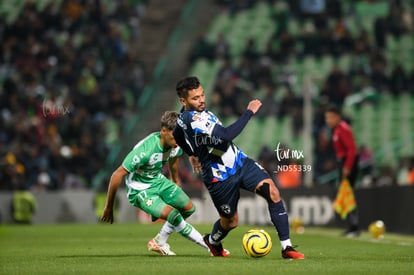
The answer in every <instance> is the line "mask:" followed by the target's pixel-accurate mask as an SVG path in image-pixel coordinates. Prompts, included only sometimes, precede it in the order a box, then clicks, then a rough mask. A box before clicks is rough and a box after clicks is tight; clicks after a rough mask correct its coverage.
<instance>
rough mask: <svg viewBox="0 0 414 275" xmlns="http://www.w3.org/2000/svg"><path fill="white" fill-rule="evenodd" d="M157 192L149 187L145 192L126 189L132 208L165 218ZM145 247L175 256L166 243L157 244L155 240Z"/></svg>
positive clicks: (162, 203)
mask: <svg viewBox="0 0 414 275" xmlns="http://www.w3.org/2000/svg"><path fill="white" fill-rule="evenodd" d="M127 188H128V187H127ZM157 192H158V190H157V189H156V188H151V187H150V188H148V189H146V190H134V189H129V188H128V200H129V202H130V203H131V204H132V205H133V206H135V207H137V208H140V209H142V210H143V211H144V212H145V213H147V214H150V215H151V216H152V217H155V218H157V219H158V218H160V217H161V216H163V215H164V216H165V212H163V211H165V210H164V208H165V207H166V206H167V205H166V204H165V203H164V202H163V201H162V200H161V198H160V197H159V196H158V194H157ZM147 247H148V250H149V251H154V252H157V253H159V254H161V255H175V253H174V252H173V251H171V249H170V246H169V244H168V243H166V242H164V243H162V244H161V243H158V242H157V240H156V239H155V238H154V239H152V240H150V241H149V242H148V244H147Z"/></svg>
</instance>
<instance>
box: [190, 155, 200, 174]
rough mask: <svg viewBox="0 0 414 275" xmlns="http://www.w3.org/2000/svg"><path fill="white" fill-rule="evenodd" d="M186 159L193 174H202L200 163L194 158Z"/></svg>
mask: <svg viewBox="0 0 414 275" xmlns="http://www.w3.org/2000/svg"><path fill="white" fill-rule="evenodd" d="M188 159H189V160H190V164H191V166H192V167H193V172H194V173H202V172H203V170H202V167H201V163H200V161H199V160H198V157H196V156H189V157H188Z"/></svg>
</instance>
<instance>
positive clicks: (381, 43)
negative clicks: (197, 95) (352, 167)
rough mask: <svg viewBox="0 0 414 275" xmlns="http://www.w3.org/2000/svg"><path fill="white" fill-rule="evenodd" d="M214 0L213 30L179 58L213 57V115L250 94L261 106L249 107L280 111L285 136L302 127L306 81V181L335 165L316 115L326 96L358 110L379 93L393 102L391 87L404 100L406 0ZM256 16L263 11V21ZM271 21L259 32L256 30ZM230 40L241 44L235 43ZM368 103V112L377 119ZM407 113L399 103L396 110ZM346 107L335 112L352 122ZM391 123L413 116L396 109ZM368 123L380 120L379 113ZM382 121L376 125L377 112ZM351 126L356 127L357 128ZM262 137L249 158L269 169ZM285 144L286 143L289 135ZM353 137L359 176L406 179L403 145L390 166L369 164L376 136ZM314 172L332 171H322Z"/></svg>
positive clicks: (413, 72) (412, 54)
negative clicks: (310, 154) (217, 11)
mask: <svg viewBox="0 0 414 275" xmlns="http://www.w3.org/2000/svg"><path fill="white" fill-rule="evenodd" d="M216 2H217V3H218V4H219V5H220V7H221V9H222V10H221V18H220V19H217V20H216V21H217V24H216V26H214V27H216V29H217V30H211V29H210V30H209V33H202V34H200V36H199V38H198V40H197V41H196V42H195V43H194V45H193V50H192V53H191V55H190V58H189V62H190V63H194V62H197V60H207V62H209V63H213V64H218V65H213V66H211V67H213V68H214V67H217V71H216V72H217V73H216V75H215V76H213V79H214V81H213V83H212V85H211V87H212V88H213V93H212V95H211V97H212V100H211V103H210V104H211V105H212V106H213V107H215V108H216V110H217V112H218V113H219V114H220V115H221V116H230V117H232V116H233V117H234V116H235V115H240V114H241V113H242V112H243V111H244V109H245V104H246V102H247V100H248V99H249V98H252V97H259V98H261V99H262V100H263V107H262V109H261V111H260V113H259V114H258V116H260V117H277V119H278V120H280V121H282V120H283V118H285V117H289V118H290V119H291V121H292V123H291V126H292V132H293V138H294V139H295V138H296V137H299V136H300V135H301V134H302V129H303V126H304V121H303V110H304V100H303V98H304V91H305V89H307V90H308V91H309V92H310V93H311V96H312V104H313V108H314V112H313V118H314V121H313V125H312V133H313V137H314V153H315V154H314V155H315V159H314V163H313V172H314V178H315V179H314V181H315V182H317V183H318V181H319V180H318V179H319V178H318V177H320V176H324V175H326V174H329V172H331V171H334V169H335V165H336V161H335V157H334V153H333V148H332V144H331V137H330V132H329V131H328V129H327V128H326V126H325V122H324V109H325V108H326V107H327V106H328V105H330V104H335V105H337V106H339V107H341V108H342V109H343V110H347V108H348V109H349V108H351V109H358V110H360V109H359V108H360V107H361V106H363V105H372V106H374V108H378V109H380V110H381V108H380V106H378V105H377V103H378V102H379V101H381V100H382V102H383V105H385V104H384V102H386V101H388V100H389V99H390V98H391V99H390V100H389V101H392V102H396V104H394V105H395V109H398V108H400V109H401V107H400V106H398V102H397V101H398V100H397V99H396V98H399V97H400V96H401V95H405V96H407V98H408V99H409V100H410V102H414V101H413V98H414V66H413V62H414V35H413V34H414V21H413V16H414V8H413V7H414V3H413V1H399V0H389V1H359V0H347V1H340V0H329V1H324V0H321V1H306V0H303V1H302V0H296V1H271V0H270V1H254V0H248V1H247V0H246V1H224V0H223V1H216ZM263 3H265V4H263ZM259 4H260V5H259ZM263 18H269V22H270V23H269V22H267V21H266V19H263ZM255 21H262V23H258V24H262V25H261V26H266V27H267V29H265V28H261V29H260V25H259V28H255V27H254V26H253V27H252V25H256V23H255ZM233 22H237V23H233ZM236 24H238V25H239V26H240V27H238V26H237V25H236ZM272 27H273V30H272V31H271V33H269V34H268V35H267V34H266V30H268V29H269V28H272ZM231 33H233V34H234V35H233V34H231ZM237 44H243V45H242V46H241V47H237ZM401 101H404V99H401ZM412 107H414V106H411V107H408V109H411V108H412ZM378 109H377V116H378V120H381V118H379V117H380V115H381V113H380V111H378ZM382 109H384V108H382ZM374 112H375V111H374ZM385 112H386V111H385ZM411 114H412V112H411V111H409V110H408V112H407V114H404V115H403V116H411ZM346 115H347V113H346V112H345V118H346V119H347V120H351V121H350V122H351V124H352V119H351V118H350V117H347V116H346ZM363 116H364V112H360V118H359V119H360V120H362V119H365V118H364V117H363ZM366 119H367V120H368V119H369V118H368V114H367V117H366ZM368 123H370V122H368ZM391 123H394V124H396V125H398V126H395V127H396V128H398V127H399V123H401V124H404V123H411V124H412V123H413V119H412V118H410V119H408V120H407V122H406V121H402V120H401V122H400V121H399V120H398V119H397V120H396V121H395V122H391ZM378 126H379V127H381V122H378ZM382 126H383V127H385V122H384V123H383V124H382ZM354 131H355V132H356V136H358V137H359V136H360V133H358V132H357V131H358V129H354ZM372 132H373V135H377V136H380V135H383V134H382V132H381V131H380V130H379V129H375V128H374V129H373V130H372ZM396 133H397V131H396ZM261 134H262V133H260V134H259V133H254V134H253V135H258V137H259V136H260V135H261ZM278 134H279V135H280V133H277V132H275V133H274V135H275V136H278ZM370 135H371V134H370ZM397 135H398V134H397ZM397 138H399V139H402V137H398V136H397ZM379 139H380V138H378V140H379ZM386 142H387V141H386ZM389 143H391V142H389ZM411 143H412V140H411ZM244 146H246V145H244ZM269 146H274V145H273V144H267V145H266V146H265V147H263V148H262V151H261V152H260V154H259V159H260V161H261V162H262V164H264V165H265V166H266V167H267V168H268V170H269V171H274V170H275V169H274V167H275V165H276V163H275V157H274V152H272V150H273V149H274V148H270V147H269ZM285 146H286V148H289V147H290V148H292V146H293V145H292V144H285ZM359 146H360V147H359V154H360V156H361V158H360V160H361V161H360V162H361V163H360V165H361V166H362V173H361V174H362V175H361V179H362V181H363V184H364V185H365V186H373V185H377V186H382V185H393V184H400V185H406V184H414V156H413V155H412V154H413V152H412V148H411V149H409V150H408V151H411V155H410V156H405V158H401V159H397V161H398V164H397V165H396V166H397V168H396V169H394V168H393V167H392V166H384V167H382V166H381V167H379V169H374V162H375V159H374V156H375V153H377V155H379V154H380V152H373V150H374V149H375V150H376V149H377V147H381V146H382V145H379V146H376V147H375V148H374V144H370V143H368V144H359ZM383 147H384V146H383ZM401 151H402V150H401ZM406 153H407V152H406ZM398 157H399V156H398V154H397V156H396V158H398ZM383 162H386V161H383ZM377 165H378V166H380V165H383V164H377ZM295 177H296V179H295ZM291 180H292V181H294V182H296V183H295V184H293V186H299V185H300V184H301V179H300V176H299V177H298V176H297V175H292V179H291ZM322 181H323V182H322V183H326V182H334V181H335V180H334V177H330V178H329V177H328V180H322Z"/></svg>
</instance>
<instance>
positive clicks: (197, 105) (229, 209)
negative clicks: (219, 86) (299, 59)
mask: <svg viewBox="0 0 414 275" xmlns="http://www.w3.org/2000/svg"><path fill="white" fill-rule="evenodd" d="M176 91H177V94H178V97H179V99H180V102H181V104H182V105H183V111H182V112H181V114H180V116H179V118H178V120H177V127H176V128H175V130H174V137H175V140H176V141H177V144H178V145H180V147H181V148H182V149H183V150H184V151H185V152H186V153H187V154H188V155H190V156H193V160H194V157H196V158H198V161H199V162H200V164H201V166H202V177H203V181H204V184H205V186H206V187H207V189H208V191H209V193H210V196H211V198H212V200H213V203H214V205H215V207H216V209H217V211H218V213H219V215H220V219H219V220H217V221H216V223H215V224H214V226H213V229H212V231H211V234H207V235H205V236H204V241H205V242H206V244H207V245H208V246H209V248H210V251H211V253H212V254H213V255H215V256H227V253H226V252H225V251H226V250H225V249H223V246H222V244H221V241H222V240H223V239H224V238H225V237H226V235H227V234H228V233H229V231H230V230H232V229H234V228H235V227H236V226H237V224H238V214H237V204H238V201H239V197H240V188H243V189H245V190H248V191H250V192H254V193H256V194H258V195H260V196H262V197H263V198H264V199H266V201H267V202H268V206H269V213H270V217H271V221H272V223H273V224H274V226H275V228H276V230H277V233H278V236H279V239H280V243H281V246H282V257H283V258H289V259H304V257H305V256H304V254H302V253H300V252H298V251H296V250H295V249H294V248H293V246H292V243H291V240H290V233H289V222H288V215H287V213H286V211H285V208H284V206H283V202H282V200H281V198H280V194H279V190H278V189H277V187H276V185H275V183H274V182H273V180H272V179H271V178H270V176H269V174H268V173H267V172H266V171H265V170H264V169H263V167H261V166H260V165H259V164H258V163H257V162H255V161H254V160H252V159H251V158H249V157H248V156H247V155H246V154H245V153H243V151H242V150H240V148H239V147H237V146H236V145H235V144H234V143H233V139H234V138H236V137H237V136H238V135H239V134H240V132H241V131H242V130H243V128H244V127H245V126H246V124H247V122H248V121H249V119H250V118H251V117H252V116H253V115H254V114H255V113H256V112H257V111H258V110H259V109H260V106H261V102H260V101H259V100H257V99H256V100H252V101H250V103H249V104H248V106H247V110H246V111H245V112H244V114H243V115H242V116H241V117H240V118H239V119H238V120H237V121H236V122H234V123H233V124H232V125H230V126H228V127H223V125H222V124H221V122H220V120H219V119H218V118H217V116H215V115H214V114H213V113H212V112H210V111H208V110H206V105H205V97H204V90H203V87H202V86H201V84H200V82H199V80H198V78H196V77H186V78H184V79H181V80H180V81H179V82H178V83H177V86H176Z"/></svg>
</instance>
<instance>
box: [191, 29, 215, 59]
mask: <svg viewBox="0 0 414 275" xmlns="http://www.w3.org/2000/svg"><path fill="white" fill-rule="evenodd" d="M213 57H214V48H213V45H211V44H210V42H208V41H207V39H206V37H205V34H204V33H201V34H199V36H198V38H197V40H196V41H195V42H194V44H193V46H192V49H191V53H190V57H189V62H190V63H194V62H195V61H196V60H197V59H199V58H205V59H207V60H211V59H212V58H213Z"/></svg>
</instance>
